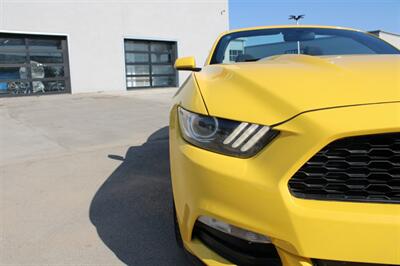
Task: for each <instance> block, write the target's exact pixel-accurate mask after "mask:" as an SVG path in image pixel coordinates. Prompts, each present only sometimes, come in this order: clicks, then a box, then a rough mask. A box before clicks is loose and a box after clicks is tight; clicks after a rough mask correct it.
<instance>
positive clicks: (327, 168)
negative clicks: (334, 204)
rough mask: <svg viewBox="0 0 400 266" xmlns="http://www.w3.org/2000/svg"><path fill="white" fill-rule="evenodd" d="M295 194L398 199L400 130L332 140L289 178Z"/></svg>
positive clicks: (313, 197) (327, 198)
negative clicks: (399, 131)
mask: <svg viewBox="0 0 400 266" xmlns="http://www.w3.org/2000/svg"><path fill="white" fill-rule="evenodd" d="M289 190H290V192H291V193H292V195H294V196H295V197H298V198H305V199H318V200H340V201H362V202H384V203H400V133H390V134H378V135H366V136H357V137H350V138H344V139H340V140H337V141H334V142H332V143H330V144H329V145H327V146H326V147H325V148H323V149H322V150H321V151H319V152H318V153H317V154H316V155H314V156H313V157H312V158H311V159H310V160H309V161H308V162H307V163H306V164H304V165H303V166H302V167H301V168H300V170H299V171H298V172H297V173H296V174H295V175H294V176H293V177H292V178H291V179H290V180H289Z"/></svg>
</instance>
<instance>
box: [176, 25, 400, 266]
mask: <svg viewBox="0 0 400 266" xmlns="http://www.w3.org/2000/svg"><path fill="white" fill-rule="evenodd" d="M175 67H176V68H177V69H178V70H191V71H193V72H192V73H191V74H190V76H189V78H188V79H187V80H186V82H185V83H184V84H183V85H182V86H181V88H180V90H179V91H178V92H177V94H176V95H175V97H174V104H173V106H172V109H171V115H170V160H171V163H170V164H171V178H172V186H173V194H174V207H175V213H176V215H175V225H176V235H177V238H178V241H179V242H181V243H182V244H183V246H184V248H185V249H186V250H187V251H188V252H189V253H190V254H192V255H194V256H195V257H197V258H198V260H199V261H201V262H202V263H204V264H206V265H232V264H236V265H285V266H286V265H290V266H292V265H299V266H300V265H302V266H306V265H307V266H308V265H310V266H311V265H316V266H336V265H353V266H355V265H399V264H400V255H399V252H400V249H399V247H400V205H399V203H400V51H399V50H397V49H396V48H395V47H393V46H391V45H390V44H388V43H386V42H384V41H383V40H380V39H379V38H377V37H375V36H373V35H371V34H368V33H365V32H361V31H358V30H353V29H346V28H339V27H326V26H303V25H302V26H296V25H294V26H293V25H291V26H274V27H259V28H250V29H240V30H234V31H230V32H227V33H224V34H222V35H221V36H220V37H219V38H218V40H217V41H216V43H215V45H214V47H213V48H212V51H211V53H210V55H209V58H208V59H207V61H206V64H205V66H204V67H203V68H202V69H200V68H197V67H196V64H195V60H194V58H191V57H188V58H181V59H178V60H177V61H176V63H175Z"/></svg>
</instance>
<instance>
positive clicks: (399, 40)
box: [379, 32, 400, 49]
mask: <svg viewBox="0 0 400 266" xmlns="http://www.w3.org/2000/svg"><path fill="white" fill-rule="evenodd" d="M379 38H381V39H383V40H385V41H387V42H388V43H390V44H391V45H393V46H394V47H396V48H397V49H400V36H399V35H395V34H390V33H386V32H380V33H379Z"/></svg>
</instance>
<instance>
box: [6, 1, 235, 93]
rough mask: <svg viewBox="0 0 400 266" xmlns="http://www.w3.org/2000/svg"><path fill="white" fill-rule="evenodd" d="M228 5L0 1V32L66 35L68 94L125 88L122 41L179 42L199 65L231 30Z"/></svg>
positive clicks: (181, 49) (180, 51) (180, 48)
mask: <svg viewBox="0 0 400 266" xmlns="http://www.w3.org/2000/svg"><path fill="white" fill-rule="evenodd" d="M227 1H228V0H214V1H209V0H208V1H207V0H179V1H176V0H174V1H168V0H147V1H144V0H141V1H139V0H118V1H112V0H108V1H105V0H98V1H92V0H80V1H77V0H51V1H50V0H47V1H45V0H0V32H17V33H18V32H23V33H44V34H51V33H56V34H61V35H66V36H67V38H68V47H69V63H70V76H71V89H72V93H77V92H90V91H113V90H125V89H126V85H125V61H124V45H123V41H124V38H140V39H153V40H171V41H177V43H178V56H189V55H194V56H195V57H196V59H197V62H198V65H203V64H204V61H205V59H206V57H207V55H208V52H209V50H210V48H211V46H212V44H213V42H214V40H215V39H216V37H217V36H218V35H219V34H220V33H221V32H223V31H225V30H227V29H228V27H229V26H228V3H227ZM224 10H225V11H224ZM186 75H187V73H180V78H179V81H180V83H182V82H183V81H184V79H185V77H186Z"/></svg>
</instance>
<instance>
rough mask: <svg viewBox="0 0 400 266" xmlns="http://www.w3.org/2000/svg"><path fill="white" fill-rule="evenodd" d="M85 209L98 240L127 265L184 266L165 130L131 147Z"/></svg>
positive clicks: (166, 130)
mask: <svg viewBox="0 0 400 266" xmlns="http://www.w3.org/2000/svg"><path fill="white" fill-rule="evenodd" d="M109 158H110V159H114V160H121V161H122V164H121V165H120V166H119V167H118V168H117V169H116V170H115V171H114V172H113V173H112V174H111V176H110V177H109V178H108V179H107V180H106V181H105V182H104V184H103V185H102V186H101V187H100V188H99V190H98V191H97V192H96V195H95V196H94V198H93V200H92V202H91V206H90V220H91V222H92V223H93V225H94V226H95V227H96V229H97V232H98V234H99V236H100V238H101V239H102V240H103V242H104V243H105V244H106V245H107V247H108V248H109V249H111V250H112V251H113V252H114V253H115V255H116V256H117V257H118V258H119V259H120V260H121V261H122V262H124V263H125V264H127V265H176V266H179V265H188V261H187V260H186V259H185V255H184V252H182V251H181V250H180V249H179V248H178V247H177V245H176V243H175V238H174V231H173V230H174V227H173V213H172V192H171V184H170V174H169V153H168V127H164V128H161V129H160V130H158V131H156V132H154V133H153V134H152V135H151V136H150V137H149V138H148V140H147V142H146V143H144V144H143V145H142V146H137V147H130V148H129V150H128V152H127V153H126V156H125V158H123V157H121V156H119V155H109Z"/></svg>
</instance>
